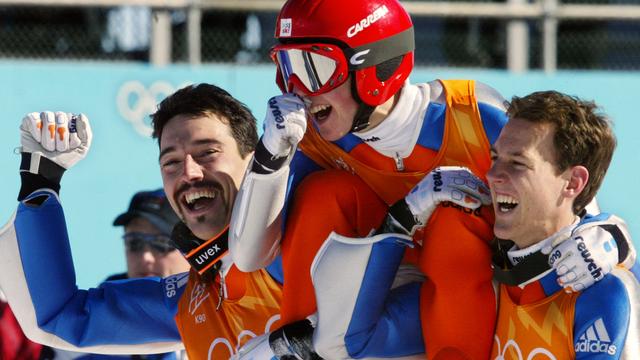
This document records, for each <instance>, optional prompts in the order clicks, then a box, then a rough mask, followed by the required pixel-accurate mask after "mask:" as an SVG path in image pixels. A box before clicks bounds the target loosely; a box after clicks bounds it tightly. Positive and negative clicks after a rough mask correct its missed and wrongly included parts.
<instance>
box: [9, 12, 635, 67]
mask: <svg viewBox="0 0 640 360" xmlns="http://www.w3.org/2000/svg"><path fill="white" fill-rule="evenodd" d="M637 1H638V0H564V1H563V3H565V4H570V3H571V4H637ZM477 2H491V1H489V0H487V1H477ZM275 19H276V12H272V11H269V12H246V11H227V10H225V11H222V10H205V11H203V13H202V25H201V59H202V62H205V63H221V62H222V63H241V64H251V63H266V62H269V57H268V50H269V48H270V47H271V46H272V45H273V44H274V39H273V31H274V27H275ZM413 20H414V25H415V34H416V65H418V66H441V67H445V66H446V67H472V68H495V69H503V68H505V67H506V57H507V48H506V24H507V22H506V21H505V20H496V19H489V18H481V19H474V18H438V17H430V16H413ZM152 21H154V19H153V13H152V12H151V10H150V9H149V8H145V7H134V6H126V7H116V8H95V7H91V8H78V7H40V6H38V7H30V6H11V7H8V6H5V7H0V59H2V58H5V59H65V60H66V59H73V60H105V61H121V60H133V61H149V46H150V37H151V22H152ZM527 24H528V29H529V66H530V68H532V69H539V68H540V67H541V63H542V30H541V22H540V21H537V20H528V21H527ZM171 28H172V41H171V50H172V53H171V58H172V61H174V62H187V61H188V59H189V54H188V51H189V50H188V44H187V15H186V11H184V10H172V11H171ZM557 36H558V37H557V55H558V59H557V62H558V68H559V69H600V70H638V69H640V23H638V22H632V21H593V20H571V21H560V22H559V25H558V33H557Z"/></svg>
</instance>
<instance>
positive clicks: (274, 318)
mask: <svg viewBox="0 0 640 360" xmlns="http://www.w3.org/2000/svg"><path fill="white" fill-rule="evenodd" d="M278 320H280V314H275V315H273V316H272V317H271V318H269V320H267V323H266V324H265V326H264V333H265V334H267V333H269V332H270V331H271V326H272V325H273V324H274V323H275V322H276V321H278ZM256 336H257V335H256V334H255V333H254V332H253V331H251V330H242V331H241V332H240V334H238V339H237V341H238V345H237V347H236V348H234V347H233V345H231V342H230V341H229V340H228V339H225V338H221V337H220V338H217V339H215V340H213V342H211V345H210V346H209V352H208V354H207V359H209V360H212V359H213V351H214V349H215V348H216V346H217V345H219V344H222V345H224V346H226V348H227V350H229V356H230V358H234V357H236V356H237V355H238V351H239V349H240V348H241V346H240V344H241V343H242V339H243V338H245V337H249V340H250V339H253V338H255V337H256ZM243 344H244V343H243Z"/></svg>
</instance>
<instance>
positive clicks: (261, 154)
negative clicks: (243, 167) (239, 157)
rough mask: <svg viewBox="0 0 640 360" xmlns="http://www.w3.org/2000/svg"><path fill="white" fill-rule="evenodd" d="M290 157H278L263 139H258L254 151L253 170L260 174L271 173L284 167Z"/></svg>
mask: <svg viewBox="0 0 640 360" xmlns="http://www.w3.org/2000/svg"><path fill="white" fill-rule="evenodd" d="M287 159H288V157H286V156H285V157H276V155H274V154H272V153H271V152H270V151H269V150H268V149H267V148H266V147H265V146H264V143H263V142H262V139H260V141H258V144H257V145H256V150H255V152H254V153H253V163H252V164H251V171H252V172H255V173H258V174H270V173H272V172H275V171H277V170H279V169H280V168H282V166H284V165H285V163H286V162H287Z"/></svg>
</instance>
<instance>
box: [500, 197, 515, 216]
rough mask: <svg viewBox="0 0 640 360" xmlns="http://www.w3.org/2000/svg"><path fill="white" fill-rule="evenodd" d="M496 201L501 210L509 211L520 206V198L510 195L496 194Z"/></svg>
mask: <svg viewBox="0 0 640 360" xmlns="http://www.w3.org/2000/svg"><path fill="white" fill-rule="evenodd" d="M496 203H497V204H498V208H499V209H500V212H508V211H511V210H513V209H514V208H515V207H516V206H518V200H516V199H515V198H513V197H511V196H509V195H496Z"/></svg>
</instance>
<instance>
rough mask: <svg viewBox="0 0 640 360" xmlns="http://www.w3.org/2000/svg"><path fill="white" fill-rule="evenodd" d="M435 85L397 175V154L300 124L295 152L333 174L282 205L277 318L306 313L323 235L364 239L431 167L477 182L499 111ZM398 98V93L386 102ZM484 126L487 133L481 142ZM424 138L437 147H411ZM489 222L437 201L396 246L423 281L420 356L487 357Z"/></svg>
mask: <svg viewBox="0 0 640 360" xmlns="http://www.w3.org/2000/svg"><path fill="white" fill-rule="evenodd" d="M441 84H442V86H443V87H444V91H445V94H446V103H443V104H433V106H432V105H431V104H432V102H427V103H428V104H429V108H428V109H426V110H425V111H421V112H419V114H420V115H421V116H424V121H423V124H422V126H421V129H422V132H424V133H425V134H428V135H427V136H422V133H421V135H420V137H419V139H418V143H417V144H416V145H415V147H414V149H413V151H412V153H411V154H410V156H409V157H405V158H404V159H402V164H403V169H402V171H399V170H398V168H397V159H393V158H391V157H387V156H385V155H383V154H381V153H380V152H378V151H376V150H375V148H372V146H370V145H369V144H367V143H365V142H363V141H360V142H359V143H357V145H356V146H345V145H344V144H345V142H344V141H342V142H341V143H340V141H341V140H339V141H338V142H337V143H330V142H327V141H325V140H323V139H322V138H321V137H320V135H319V134H318V133H317V131H315V129H314V128H313V126H312V124H309V127H308V130H307V133H306V134H305V137H304V138H303V140H302V142H301V143H300V149H301V150H302V152H303V154H304V155H305V156H306V157H308V158H310V159H311V160H312V161H313V162H314V163H315V164H317V165H319V167H321V168H323V169H333V170H322V171H318V172H314V173H312V174H311V175H308V176H306V177H305V179H304V180H302V181H301V183H300V184H299V186H298V187H297V188H296V191H295V194H294V198H293V203H292V204H291V207H290V208H289V209H288V210H287V213H288V215H287V223H286V227H285V233H284V237H283V241H282V257H283V267H284V284H285V285H284V289H283V303H282V309H281V313H282V320H283V323H289V322H292V321H295V320H300V319H303V318H305V317H306V316H308V315H310V314H312V313H314V312H315V311H316V302H315V297H314V289H313V285H312V283H311V278H310V274H309V269H310V266H311V263H312V261H313V259H314V257H315V254H316V252H317V251H318V249H319V248H320V246H321V245H322V243H323V242H324V241H325V240H326V239H327V237H328V235H329V234H330V233H331V231H335V232H336V233H338V234H340V235H343V236H348V237H365V236H368V235H369V234H370V233H371V231H372V230H374V229H376V228H377V227H378V226H380V224H381V222H382V220H383V218H384V216H385V214H386V212H387V210H388V206H389V205H391V204H393V203H395V202H396V201H398V200H399V199H401V198H403V197H404V196H405V195H406V194H407V193H408V191H409V190H411V189H412V188H413V186H414V185H416V184H417V183H418V181H420V179H422V178H423V177H424V176H425V175H426V174H428V173H429V172H430V171H431V170H432V169H434V168H435V167H437V166H441V165H457V166H466V167H468V168H470V169H471V170H472V171H473V172H474V173H475V174H476V175H478V176H479V177H481V178H483V179H484V178H485V174H486V172H487V171H488V169H489V167H490V155H489V148H490V142H491V141H495V138H497V134H498V133H499V130H500V129H501V128H502V126H503V125H504V123H505V122H506V115H505V114H504V110H501V109H498V108H492V109H490V108H489V107H488V106H486V105H479V103H478V100H477V98H476V94H475V83H474V81H468V80H456V81H441ZM402 104H403V103H402V99H400V101H399V103H398V104H397V105H396V107H397V106H402ZM481 106H482V107H483V109H484V111H482V110H481V109H480V107H481ZM432 107H433V108H432ZM487 114H489V115H487ZM485 118H486V119H485ZM385 121H389V118H387V119H386V120H385ZM434 124H436V126H435V128H437V127H438V126H437V124H439V125H440V127H441V131H442V132H441V133H440V134H437V130H435V128H434V129H432V128H429V127H430V126H434ZM485 127H489V128H491V129H492V130H491V132H492V135H491V139H489V138H488V135H487V131H486V130H485ZM429 132H432V133H435V134H429ZM347 136H351V137H354V138H355V136H354V135H353V134H350V135H347ZM434 137H436V138H437V137H439V139H438V140H437V141H435V142H434V141H427V143H430V144H434V143H438V142H439V146H433V145H431V146H429V145H427V146H424V145H423V144H422V143H421V141H422V140H421V139H423V138H434ZM373 147H375V144H373ZM435 147H437V148H435ZM293 166H295V162H294V163H292V167H293ZM492 224H493V213H492V211H491V209H490V208H486V207H485V208H482V209H480V210H476V211H470V210H467V209H462V208H460V207H458V206H456V205H454V204H451V203H444V204H442V205H441V206H440V207H439V208H438V209H437V210H436V211H435V212H434V213H433V215H432V217H431V219H430V220H429V222H428V224H427V225H426V226H425V228H424V231H422V232H419V233H417V234H416V237H415V238H414V240H415V242H416V244H417V246H416V247H415V248H414V249H409V250H408V251H407V252H406V255H405V260H404V261H405V262H409V263H414V264H416V265H417V266H418V267H419V269H420V270H421V271H422V272H423V273H424V274H425V275H426V277H427V280H426V281H425V282H424V284H423V285H422V287H421V291H420V307H421V308H420V312H421V314H420V316H421V321H422V324H423V325H422V327H423V336H424V342H425V346H426V352H427V354H428V358H430V359H473V360H476V359H486V358H488V356H489V353H490V350H491V343H492V337H493V331H494V325H495V318H496V301H495V294H494V290H493V287H492V284H491V278H492V269H491V251H490V249H489V246H488V243H489V241H490V240H491V239H492V237H493V231H492ZM336 281H339V279H336Z"/></svg>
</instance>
